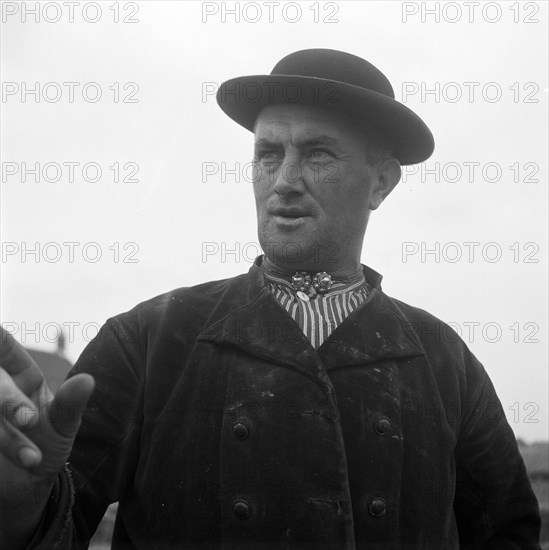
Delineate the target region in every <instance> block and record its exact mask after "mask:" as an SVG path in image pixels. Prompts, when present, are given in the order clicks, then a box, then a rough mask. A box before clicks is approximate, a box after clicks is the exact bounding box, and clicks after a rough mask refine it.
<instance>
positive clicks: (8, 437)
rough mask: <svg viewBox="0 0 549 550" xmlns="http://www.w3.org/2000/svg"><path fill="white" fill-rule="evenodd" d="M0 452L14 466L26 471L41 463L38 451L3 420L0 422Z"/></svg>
mask: <svg viewBox="0 0 549 550" xmlns="http://www.w3.org/2000/svg"><path fill="white" fill-rule="evenodd" d="M0 452H1V453H2V454H3V455H4V456H5V457H6V458H8V459H9V460H11V461H12V462H13V463H14V464H15V465H16V466H22V467H23V468H27V469H28V468H33V467H35V466H38V464H40V462H41V461H42V453H41V452H40V449H39V448H38V447H37V446H36V445H35V444H34V443H33V442H32V441H31V440H30V439H29V438H28V437H26V436H25V435H24V434H22V433H21V432H20V431H19V430H18V429H17V428H15V427H14V426H12V425H11V424H10V423H9V422H8V421H7V420H5V419H2V420H1V421H0Z"/></svg>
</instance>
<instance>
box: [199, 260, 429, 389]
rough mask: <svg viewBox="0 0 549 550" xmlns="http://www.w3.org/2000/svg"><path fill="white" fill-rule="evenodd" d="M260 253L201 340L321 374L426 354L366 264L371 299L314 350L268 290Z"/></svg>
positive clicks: (238, 279)
mask: <svg viewBox="0 0 549 550" xmlns="http://www.w3.org/2000/svg"><path fill="white" fill-rule="evenodd" d="M260 265H261V256H260V257H259V258H258V259H257V260H256V261H255V263H254V265H253V266H252V267H251V268H250V270H249V272H248V275H247V276H245V277H243V278H242V277H236V278H235V279H232V280H231V281H230V284H229V287H228V289H227V292H225V293H224V295H223V297H222V298H221V300H222V301H232V302H233V303H232V304H219V305H220V306H222V307H219V308H217V310H218V311H224V312H228V313H226V314H224V315H223V316H221V317H219V316H215V315H213V316H212V318H210V321H209V323H208V325H207V326H206V327H205V328H204V330H203V331H202V332H201V334H200V335H199V336H198V339H199V340H204V341H210V342H213V343H216V344H220V345H229V346H235V347H237V348H239V349H241V350H243V351H244V352H246V353H248V354H250V355H254V356H256V357H260V358H264V359H266V360H268V361H270V362H274V363H278V364H282V365H285V366H288V367H290V368H294V369H297V370H299V371H301V372H303V373H304V374H307V375H309V376H313V377H315V378H318V377H319V376H320V377H321V378H323V376H322V375H321V373H322V372H324V371H325V369H327V370H330V369H335V368H341V367H345V366H351V365H368V364H371V363H373V362H375V361H378V360H380V359H397V358H404V357H413V356H417V355H421V354H423V353H424V351H423V348H422V346H421V343H420V342H419V340H418V338H417V336H416V335H415V333H411V332H410V331H409V330H406V327H409V325H410V324H409V322H408V320H407V318H406V317H405V315H404V314H403V313H402V311H401V310H400V308H399V307H398V306H397V304H396V303H395V302H394V301H393V300H392V299H391V298H389V297H388V296H386V295H385V294H384V293H383V292H382V290H381V279H382V276H381V275H380V274H379V273H377V272H375V271H374V270H373V269H370V268H369V267H366V266H363V270H364V276H365V278H366V281H367V282H368V283H369V284H370V285H371V287H372V290H371V291H370V294H369V297H368V299H367V301H366V302H365V303H364V304H362V306H361V307H359V308H358V309H357V310H355V311H354V312H353V313H351V315H349V317H347V318H346V319H345V320H344V321H343V323H341V324H340V325H339V326H338V327H337V328H336V329H335V330H334V332H333V333H332V334H331V335H330V337H329V338H328V339H327V340H326V341H325V342H324V343H323V344H322V346H321V347H320V348H319V349H318V350H315V349H314V348H313V347H312V346H311V344H310V343H309V341H308V340H307V338H306V336H305V335H304V334H303V331H302V330H301V328H300V327H299V326H298V325H297V323H296V322H295V321H294V320H293V319H292V318H291V316H290V315H289V314H288V313H287V312H286V311H285V310H284V309H283V308H282V307H280V305H279V304H278V302H277V301H276V299H275V298H274V296H273V295H272V294H271V293H270V292H269V290H268V289H267V285H266V283H265V278H264V274H263V270H262V269H260V267H259V266H260Z"/></svg>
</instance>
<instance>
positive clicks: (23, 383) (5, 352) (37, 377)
mask: <svg viewBox="0 0 549 550" xmlns="http://www.w3.org/2000/svg"><path fill="white" fill-rule="evenodd" d="M0 365H1V366H2V367H3V368H4V369H5V370H6V371H7V372H8V373H9V374H10V375H11V376H12V378H13V379H14V380H15V383H16V384H17V385H18V386H19V388H21V390H22V391H23V392H24V393H25V394H26V395H31V394H32V393H33V392H35V391H36V390H37V389H38V388H39V387H40V386H41V385H42V384H43V382H44V376H43V374H42V372H41V371H40V369H39V368H38V366H37V365H36V363H35V362H34V360H33V359H32V357H31V356H30V355H29V354H28V352H27V350H26V349H25V348H24V347H23V346H22V345H21V344H20V343H19V342H17V340H16V339H15V338H14V337H13V336H12V335H11V334H10V333H9V332H7V331H6V330H4V328H2V326H0Z"/></svg>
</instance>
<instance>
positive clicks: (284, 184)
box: [273, 157, 305, 195]
mask: <svg viewBox="0 0 549 550" xmlns="http://www.w3.org/2000/svg"><path fill="white" fill-rule="evenodd" d="M274 177H275V182H274V186H273V189H274V191H275V193H277V194H278V195H288V194H291V193H298V194H302V193H303V192H304V190H305V184H304V182H303V173H302V169H301V165H300V163H299V162H298V161H297V160H296V159H295V157H289V158H285V159H284V162H282V164H281V165H280V166H279V167H278V170H277V171H276V173H275V174H274Z"/></svg>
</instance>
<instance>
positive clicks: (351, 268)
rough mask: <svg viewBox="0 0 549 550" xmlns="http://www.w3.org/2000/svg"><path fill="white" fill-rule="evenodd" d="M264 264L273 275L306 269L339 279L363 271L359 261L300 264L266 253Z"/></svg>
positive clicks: (348, 277)
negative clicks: (278, 258)
mask: <svg viewBox="0 0 549 550" xmlns="http://www.w3.org/2000/svg"><path fill="white" fill-rule="evenodd" d="M262 265H263V267H264V268H265V270H267V271H269V272H271V273H272V274H273V275H279V276H281V277H291V276H292V275H293V274H294V273H295V272H296V271H306V272H307V273H310V274H312V275H314V274H315V273H318V272H322V271H325V272H326V273H328V274H329V275H331V276H332V277H337V278H338V279H351V278H352V277H355V276H356V275H357V274H359V273H362V266H361V265H360V262H359V261H356V262H354V263H352V264H349V265H344V266H342V265H341V264H335V263H332V262H324V263H320V262H319V263H317V262H314V263H304V264H299V263H297V262H296V263H295V264H292V265H287V264H281V263H277V262H276V261H273V260H272V259H271V258H269V257H268V256H267V255H266V254H265V255H264V256H263V262H262Z"/></svg>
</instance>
